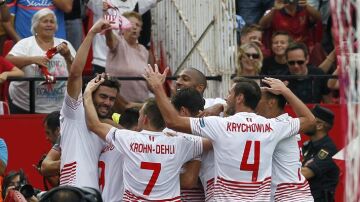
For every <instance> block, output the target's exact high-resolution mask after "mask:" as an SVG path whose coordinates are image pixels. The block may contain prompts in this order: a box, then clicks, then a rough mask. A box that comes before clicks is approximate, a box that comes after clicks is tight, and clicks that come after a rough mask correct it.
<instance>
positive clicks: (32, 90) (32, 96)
mask: <svg viewBox="0 0 360 202" xmlns="http://www.w3.org/2000/svg"><path fill="white" fill-rule="evenodd" d="M92 78H94V77H93V76H84V77H83V81H84V83H87V82H88V81H90V80H91V79H92ZM116 78H117V79H119V80H145V79H144V78H143V77H136V76H134V77H116ZM177 78H178V77H176V76H170V77H166V79H167V80H176V79H177ZM67 79H68V77H56V80H57V81H66V80H67ZM206 79H207V80H213V81H222V76H220V75H218V76H207V77H206ZM7 80H8V81H28V82H29V102H30V103H29V106H30V113H35V82H36V81H45V79H44V78H42V77H22V78H14V77H9V78H8V79H7Z"/></svg>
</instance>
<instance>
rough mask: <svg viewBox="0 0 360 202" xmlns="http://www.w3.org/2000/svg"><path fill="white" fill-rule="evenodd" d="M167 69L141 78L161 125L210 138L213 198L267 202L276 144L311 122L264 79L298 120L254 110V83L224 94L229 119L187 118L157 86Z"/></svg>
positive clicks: (243, 83) (307, 113) (150, 71)
mask: <svg viewBox="0 0 360 202" xmlns="http://www.w3.org/2000/svg"><path fill="white" fill-rule="evenodd" d="M167 72H168V69H166V70H165V71H164V73H163V74H160V73H159V71H158V67H157V66H155V70H153V69H152V67H151V66H149V67H148V68H147V74H146V75H144V77H145V79H146V80H147V81H148V84H149V86H150V87H151V88H152V89H153V92H154V94H155V97H156V101H157V103H158V105H159V106H161V108H160V111H161V113H162V115H163V117H164V120H165V122H166V125H167V126H168V127H169V128H171V129H174V130H176V131H181V132H184V133H189V134H191V133H192V134H195V135H198V136H202V137H207V138H209V139H210V140H211V141H212V143H213V148H214V156H215V176H216V177H215V182H214V183H215V185H214V196H213V199H214V200H226V201H234V200H237V201H249V200H253V201H269V200H270V183H271V161H269V159H272V154H273V151H274V149H275V146H276V144H277V143H278V142H279V141H281V140H282V139H285V138H288V137H290V136H294V135H296V134H298V133H299V131H300V132H302V131H304V130H308V129H310V128H311V127H313V125H314V123H315V122H314V121H315V118H314V116H313V115H312V113H311V112H310V110H309V109H308V108H307V107H306V106H305V105H304V103H302V102H301V101H300V100H299V99H298V98H297V97H296V96H295V95H294V94H293V93H292V92H291V91H290V90H289V89H288V88H287V87H286V86H285V85H284V84H283V83H282V82H281V81H280V80H278V79H272V78H266V79H264V82H265V83H266V84H268V85H269V86H270V88H265V89H266V90H269V91H270V92H273V93H277V94H282V95H283V96H284V97H285V98H286V99H287V101H288V102H289V104H290V105H291V106H292V107H293V109H294V111H295V112H296V113H297V115H298V116H299V118H294V119H290V120H289V121H278V120H276V119H266V118H264V117H262V116H259V115H256V114H255V113H254V110H255V108H256V105H257V104H258V102H259V100H260V96H261V92H260V87H259V86H258V85H257V83H256V82H254V81H252V80H249V79H244V81H240V82H238V83H236V84H234V85H233V86H232V87H231V90H230V91H229V94H228V96H227V100H226V102H227V113H228V114H234V115H233V116H230V117H226V118H222V117H214V116H212V117H204V118H189V117H181V116H179V115H178V114H176V110H175V109H174V107H173V106H172V105H171V104H170V102H169V100H168V99H167V97H166V94H165V92H164V89H163V87H162V85H163V81H164V80H165V75H166V73H167Z"/></svg>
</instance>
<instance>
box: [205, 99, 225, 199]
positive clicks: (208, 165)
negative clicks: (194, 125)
mask: <svg viewBox="0 0 360 202" xmlns="http://www.w3.org/2000/svg"><path fill="white" fill-rule="evenodd" d="M216 104H222V105H224V104H226V101H225V100H224V99H222V98H205V106H204V109H206V108H208V107H212V106H214V105H216ZM220 116H221V117H222V116H223V112H221V113H220ZM214 160H215V159H214V151H213V150H210V151H207V152H204V153H203V154H202V156H201V167H200V173H199V177H200V180H201V183H202V185H203V187H204V192H205V200H206V201H211V200H212V196H213V195H214V176H215V169H214V165H215V163H214Z"/></svg>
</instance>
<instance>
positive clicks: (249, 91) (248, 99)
mask: <svg viewBox="0 0 360 202" xmlns="http://www.w3.org/2000/svg"><path fill="white" fill-rule="evenodd" d="M234 92H235V96H238V95H239V94H243V95H244V99H245V102H244V105H245V106H247V107H250V108H251V109H253V110H255V108H256V106H257V104H258V103H259V101H260V98H261V90H260V87H259V85H258V84H257V83H256V82H255V81H254V80H252V79H247V78H243V77H238V78H237V81H236V83H235V87H234Z"/></svg>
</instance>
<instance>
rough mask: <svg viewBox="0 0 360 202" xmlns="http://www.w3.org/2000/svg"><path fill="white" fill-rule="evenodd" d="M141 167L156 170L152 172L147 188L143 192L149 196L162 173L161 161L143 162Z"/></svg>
mask: <svg viewBox="0 0 360 202" xmlns="http://www.w3.org/2000/svg"><path fill="white" fill-rule="evenodd" d="M140 168H141V169H145V170H153V171H154V172H153V173H152V175H151V178H150V181H149V182H148V184H147V185H146V188H145V190H144V193H143V194H144V195H145V196H149V195H150V193H151V191H152V189H153V188H154V186H155V183H156V180H157V179H158V177H159V175H160V171H161V163H152V162H141V165H140Z"/></svg>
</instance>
